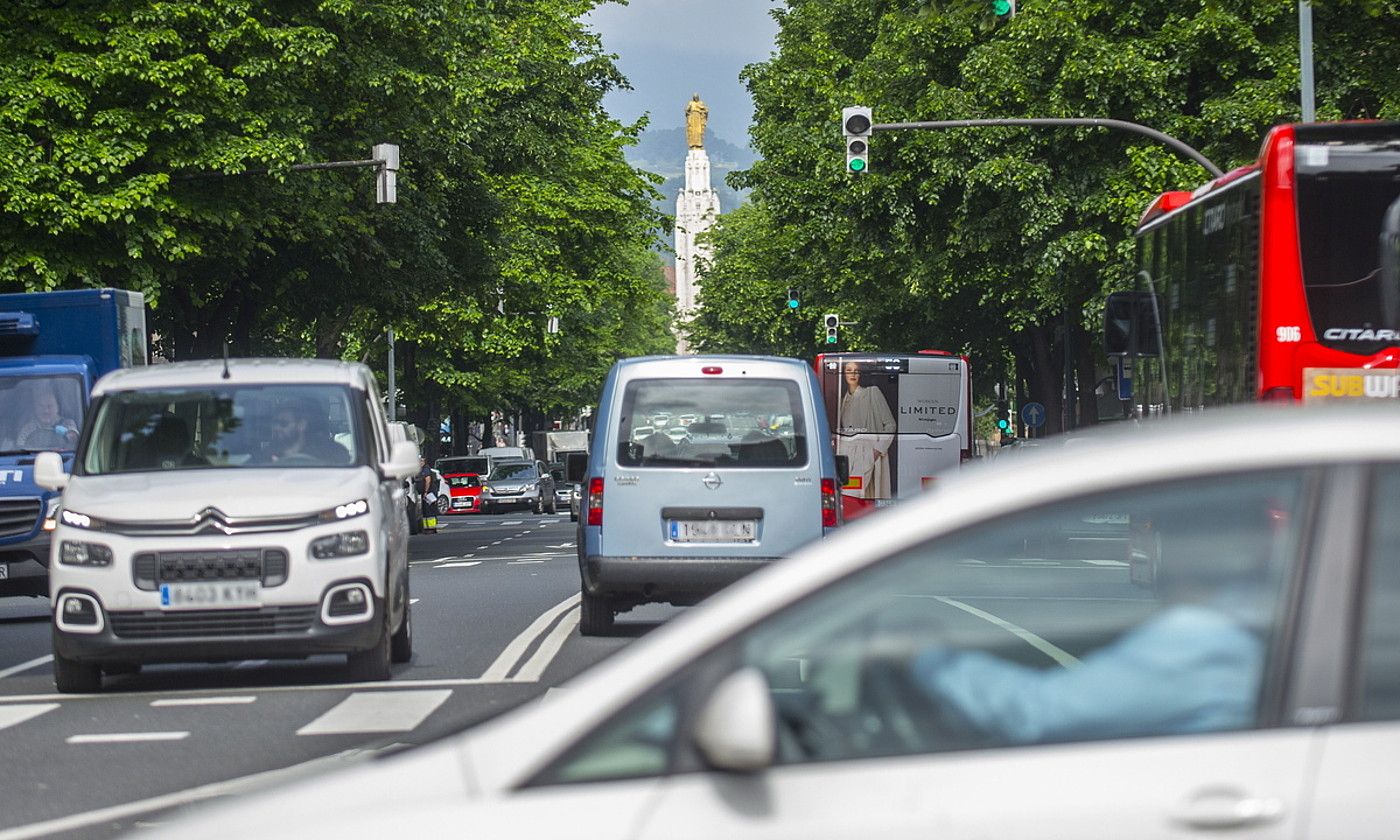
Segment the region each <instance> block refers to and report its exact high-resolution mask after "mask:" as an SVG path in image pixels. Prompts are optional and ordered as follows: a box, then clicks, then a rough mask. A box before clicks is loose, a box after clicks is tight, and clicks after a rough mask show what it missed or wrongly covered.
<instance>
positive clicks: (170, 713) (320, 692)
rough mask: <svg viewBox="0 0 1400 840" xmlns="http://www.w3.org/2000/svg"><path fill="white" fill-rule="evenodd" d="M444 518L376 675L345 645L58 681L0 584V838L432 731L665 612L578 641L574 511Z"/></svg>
mask: <svg viewBox="0 0 1400 840" xmlns="http://www.w3.org/2000/svg"><path fill="white" fill-rule="evenodd" d="M440 522H441V523H442V525H441V527H440V531H439V533H437V534H424V535H420V536H415V537H413V538H412V539H411V543H410V561H411V563H412V572H411V588H412V593H413V598H414V604H413V611H414V613H413V615H414V631H415V640H414V649H415V650H414V657H413V660H412V661H411V662H409V663H407V664H404V665H399V666H395V667H394V677H393V679H392V680H390V681H387V682H382V683H365V684H350V683H348V682H347V681H346V677H345V676H344V657H329V656H327V657H312V658H310V659H307V660H302V661H282V662H279V661H272V662H266V661H248V662H236V663H227V664H219V665H156V666H148V667H147V668H145V669H143V670H142V672H141V673H140V674H136V675H132V676H124V677H108V678H107V679H106V680H105V687H104V690H103V692H102V693H101V694H98V695H90V696H74V695H60V694H57V693H55V691H54V687H53V674H52V670H51V661H50V658H49V657H50V653H51V649H50V641H49V633H50V629H49V619H48V608H47V602H45V601H42V600H39V599H26V598H10V599H0V840H12V838H22V837H40V836H49V835H50V834H56V835H59V836H64V837H111V836H114V835H116V834H120V833H122V832H123V831H127V830H130V829H132V828H138V829H139V827H140V826H142V825H145V824H149V823H150V822H152V821H156V820H159V818H160V816H159V813H158V812H159V810H161V809H164V808H169V807H171V806H178V805H179V804H182V803H183V802H186V801H192V800H195V799H198V798H204V797H207V796H210V795H218V794H222V793H224V792H226V791H232V790H237V789H238V788H239V787H241V786H243V785H244V781H242V780H248V779H250V778H251V780H253V781H258V780H265V779H266V778H267V776H266V774H268V773H269V771H278V770H281V769H282V768H289V767H294V766H297V765H303V764H306V763H307V762H318V763H321V764H327V765H329V764H333V763H335V762H337V761H341V760H343V759H344V758H347V757H352V756H355V755H357V754H363V752H364V751H366V750H376V749H381V748H384V747H389V746H392V745H396V744H412V743H417V742H421V741H424V740H428V739H431V738H433V737H439V736H441V735H442V734H445V733H448V732H452V731H456V730H459V729H461V728H463V727H465V726H467V725H469V724H471V723H473V722H476V721H480V720H482V719H484V718H487V717H490V716H492V715H495V714H498V713H500V712H501V711H503V710H505V709H508V708H511V707H513V706H515V705H517V704H519V703H524V702H528V701H529V700H531V699H533V698H535V697H538V696H540V695H541V694H542V693H543V692H544V691H546V690H547V689H548V688H550V687H551V686H554V685H557V684H559V683H560V682H562V681H563V680H565V679H567V678H568V677H569V676H571V675H573V674H575V673H577V672H578V671H579V670H581V669H583V668H585V667H587V666H588V665H590V664H592V663H594V662H596V661H598V660H600V659H602V658H603V657H606V656H607V655H609V654H610V653H612V652H614V651H616V650H618V649H620V648H621V647H623V646H624V645H626V644H627V643H628V642H629V641H630V640H631V639H632V638H635V637H636V636H638V635H640V634H642V633H644V632H646V631H647V630H649V629H651V628H653V627H655V626H657V625H658V624H659V623H660V622H662V621H664V620H665V619H666V618H667V617H669V616H670V615H672V614H674V612H675V610H674V609H672V608H669V607H661V606H656V607H647V608H643V609H639V610H637V611H635V613H634V614H632V615H629V616H627V617H625V618H623V619H622V620H621V621H620V627H619V629H620V632H619V634H618V635H617V636H616V637H613V638H607V639H596V638H583V637H581V636H579V634H578V607H577V604H578V585H579V584H578V565H577V560H576V555H575V547H574V539H575V526H574V524H573V523H571V522H570V521H569V518H568V515H567V514H561V515H543V516H536V515H534V514H515V515H496V516H477V515H471V516H453V517H445V518H443V519H442V520H440ZM260 774H261V775H260ZM153 814H154V816H152V815H153Z"/></svg>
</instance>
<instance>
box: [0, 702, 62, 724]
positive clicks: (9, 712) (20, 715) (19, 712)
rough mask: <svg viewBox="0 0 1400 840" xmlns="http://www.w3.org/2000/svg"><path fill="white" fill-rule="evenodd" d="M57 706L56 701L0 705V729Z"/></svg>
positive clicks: (50, 710) (32, 717)
mask: <svg viewBox="0 0 1400 840" xmlns="http://www.w3.org/2000/svg"><path fill="white" fill-rule="evenodd" d="M57 708H58V704H57V703H26V704H24V705H22V706H0V729H5V728H7V727H10V726H14V725H15V724H17V723H24V722H25V721H26V720H33V719H34V718H36V717H38V716H39V715H42V714H43V713H44V712H52V711H53V710H54V709H57Z"/></svg>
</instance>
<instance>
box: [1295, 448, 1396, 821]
mask: <svg viewBox="0 0 1400 840" xmlns="http://www.w3.org/2000/svg"><path fill="white" fill-rule="evenodd" d="M1367 491H1368V492H1367V495H1368V496H1369V499H1368V500H1366V501H1363V502H1362V503H1361V504H1359V505H1357V510H1358V511H1364V516H1365V518H1364V520H1363V521H1364V523H1365V525H1364V528H1358V529H1357V531H1356V532H1357V534H1358V535H1362V534H1364V538H1361V539H1360V540H1359V544H1360V546H1361V552H1360V554H1361V558H1362V562H1361V574H1360V576H1359V579H1358V581H1357V585H1356V586H1354V587H1353V588H1352V589H1351V591H1350V592H1348V593H1347V595H1348V596H1349V597H1348V600H1349V601H1352V603H1356V604H1359V605H1360V609H1361V614H1360V616H1359V617H1358V620H1357V621H1355V622H1354V623H1349V622H1345V621H1341V620H1339V619H1338V617H1337V614H1336V613H1334V614H1333V623H1334V625H1335V626H1337V627H1338V628H1339V632H1343V633H1345V630H1346V628H1347V627H1348V626H1356V627H1357V628H1359V630H1358V632H1357V635H1356V646H1357V650H1356V651H1355V655H1354V656H1352V657H1350V661H1351V662H1352V663H1354V668H1353V674H1352V675H1351V679H1350V680H1349V682H1350V689H1351V690H1350V692H1349V694H1350V696H1351V703H1350V704H1349V706H1350V707H1349V708H1348V709H1347V712H1346V718H1345V720H1344V721H1343V722H1342V723H1340V724H1339V725H1335V726H1332V727H1329V728H1328V730H1327V732H1326V735H1325V740H1324V746H1323V750H1322V760H1321V765H1320V768H1319V770H1318V774H1317V780H1318V781H1317V788H1316V791H1315V793H1314V801H1313V804H1312V807H1311V808H1310V810H1309V814H1310V818H1309V820H1308V825H1307V829H1308V830H1307V836H1310V837H1347V838H1353V839H1354V840H1367V838H1389V837H1393V836H1395V833H1396V828H1395V827H1396V825H1397V824H1400V797H1396V795H1395V789H1396V779H1397V776H1396V772H1395V768H1396V766H1397V765H1396V758H1395V756H1396V755H1397V754H1400V517H1397V516H1396V515H1395V513H1394V507H1395V499H1396V498H1400V496H1398V495H1397V494H1400V465H1396V464H1387V465H1383V466H1379V467H1377V468H1376V469H1375V471H1374V475H1373V476H1372V480H1371V481H1369V482H1368V487H1367ZM1350 596H1355V597H1354V600H1352V597H1350ZM1343 609H1345V607H1343ZM1338 659H1339V660H1340V661H1343V662H1345V661H1347V660H1346V658H1344V657H1338Z"/></svg>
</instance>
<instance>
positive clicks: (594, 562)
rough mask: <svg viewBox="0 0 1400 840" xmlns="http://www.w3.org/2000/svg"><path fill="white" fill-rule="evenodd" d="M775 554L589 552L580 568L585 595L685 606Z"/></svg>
mask: <svg viewBox="0 0 1400 840" xmlns="http://www.w3.org/2000/svg"><path fill="white" fill-rule="evenodd" d="M778 559H779V558H777V557H602V556H599V555H589V556H588V557H587V558H585V559H584V562H583V565H582V567H581V569H580V573H581V575H582V577H583V588H584V590H585V591H587V592H588V594H589V595H593V596H599V597H606V598H608V599H609V600H614V601H618V602H636V603H653V602H666V603H670V604H675V605H676V606H688V605H690V604H695V603H698V602H699V601H701V600H702V599H704V598H706V597H708V596H710V595H713V594H715V593H716V592H718V591H720V590H721V589H723V588H725V587H726V586H728V585H729V584H731V583H734V582H735V581H737V580H739V579H740V578H742V577H744V576H745V575H748V574H750V573H751V572H756V571H758V570H759V569H761V568H763V567H764V566H767V565H768V564H769V563H772V562H773V561H775V560H778Z"/></svg>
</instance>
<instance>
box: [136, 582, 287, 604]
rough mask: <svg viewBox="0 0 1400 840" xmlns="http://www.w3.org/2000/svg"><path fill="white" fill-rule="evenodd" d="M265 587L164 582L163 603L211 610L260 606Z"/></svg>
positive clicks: (161, 602)
mask: <svg viewBox="0 0 1400 840" xmlns="http://www.w3.org/2000/svg"><path fill="white" fill-rule="evenodd" d="M261 594H262V587H260V586H258V584H257V583H254V582H250V581H239V582H237V583H162V584H161V585H160V605H161V608H162V609H167V610H208V609H219V608H221V607H260V606H262V598H261Z"/></svg>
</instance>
